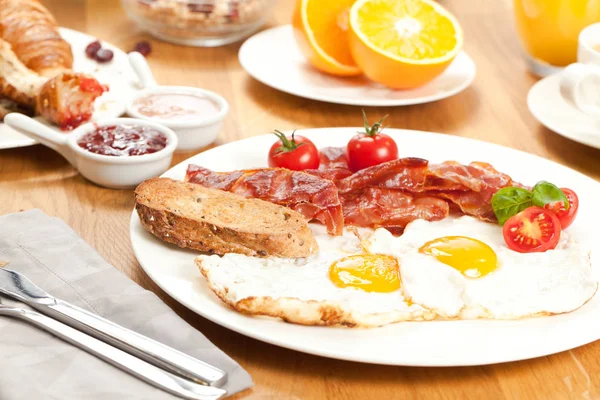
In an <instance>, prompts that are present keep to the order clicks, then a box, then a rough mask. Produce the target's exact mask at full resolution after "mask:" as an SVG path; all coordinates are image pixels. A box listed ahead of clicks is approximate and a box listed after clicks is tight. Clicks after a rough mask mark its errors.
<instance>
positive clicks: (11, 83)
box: [0, 0, 48, 108]
mask: <svg viewBox="0 0 600 400" xmlns="http://www.w3.org/2000/svg"><path fill="white" fill-rule="evenodd" d="M0 1H2V0H0ZM47 80H48V78H44V77H43V76H40V75H38V74H36V73H35V72H33V71H31V70H30V69H28V68H27V67H26V66H25V65H23V63H22V62H21V60H19V58H18V57H17V55H16V54H15V53H14V52H13V51H12V49H11V46H10V45H9V44H8V43H7V42H5V41H3V40H2V39H0V95H2V96H3V97H6V98H8V99H10V100H12V101H14V102H15V103H17V104H20V105H22V106H23V107H27V108H33V107H34V106H35V97H36V96H37V95H38V94H39V92H40V89H41V88H42V85H44V83H46V81H47Z"/></svg>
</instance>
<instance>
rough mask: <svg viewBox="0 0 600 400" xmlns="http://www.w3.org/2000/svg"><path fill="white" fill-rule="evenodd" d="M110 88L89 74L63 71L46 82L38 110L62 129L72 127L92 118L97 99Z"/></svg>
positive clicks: (36, 103) (37, 99) (40, 94)
mask: <svg viewBox="0 0 600 400" xmlns="http://www.w3.org/2000/svg"><path fill="white" fill-rule="evenodd" d="M107 90H108V88H107V87H106V86H104V85H102V84H100V83H99V82H98V81H97V80H96V79H95V78H93V77H91V76H89V75H85V74H80V73H75V72H63V73H61V74H59V75H57V76H55V77H54V78H52V79H50V80H49V81H48V82H46V83H44V85H43V86H42V88H41V89H40V93H39V94H38V95H37V97H36V99H35V100H36V102H35V110H36V112H37V113H38V114H39V115H41V116H42V117H44V118H45V119H46V120H48V121H51V122H53V123H55V124H57V125H58V126H59V127H60V129H62V130H71V129H73V128H76V127H78V126H79V125H81V124H82V123H83V122H86V121H88V120H89V119H90V118H91V116H92V112H93V111H94V100H96V98H97V97H99V96H101V95H102V93H104V92H105V91H107Z"/></svg>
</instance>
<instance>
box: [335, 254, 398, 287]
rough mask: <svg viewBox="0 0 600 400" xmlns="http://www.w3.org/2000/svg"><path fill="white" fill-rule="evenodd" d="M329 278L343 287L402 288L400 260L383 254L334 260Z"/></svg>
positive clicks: (359, 255)
mask: <svg viewBox="0 0 600 400" xmlns="http://www.w3.org/2000/svg"><path fill="white" fill-rule="evenodd" d="M329 279H331V281H332V282H333V284H334V285H336V286H337V287H341V288H346V287H355V288H358V289H362V290H364V291H367V292H380V293H388V292H393V291H395V290H398V289H400V275H399V265H398V260H396V258H394V257H390V256H386V255H383V254H357V255H353V256H349V257H344V258H342V259H340V260H337V261H336V262H334V263H333V264H332V265H331V267H330V268H329Z"/></svg>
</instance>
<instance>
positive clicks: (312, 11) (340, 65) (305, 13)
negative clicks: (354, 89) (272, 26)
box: [292, 0, 361, 76]
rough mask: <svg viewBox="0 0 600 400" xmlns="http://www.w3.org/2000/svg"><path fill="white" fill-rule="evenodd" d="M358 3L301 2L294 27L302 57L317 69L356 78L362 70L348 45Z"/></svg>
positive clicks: (338, 0) (339, 0) (351, 0)
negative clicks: (351, 16)
mask: <svg viewBox="0 0 600 400" xmlns="http://www.w3.org/2000/svg"><path fill="white" fill-rule="evenodd" d="M354 1H355V0H298V2H297V3H296V9H295V11H294V17H293V20H292V25H293V26H294V37H295V38H296V42H297V43H298V46H299V47H300V50H301V51H302V54H304V56H305V57H306V58H307V59H308V61H309V62H310V63H311V64H312V65H313V66H314V67H315V68H317V69H319V70H321V71H323V72H327V73H329V74H332V75H339V76H354V75H360V74H361V71H360V69H359V68H358V67H357V66H356V63H355V62H354V60H353V59H352V54H350V47H349V45H348V29H349V27H348V12H349V10H350V7H352V4H354Z"/></svg>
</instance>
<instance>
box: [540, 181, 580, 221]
mask: <svg viewBox="0 0 600 400" xmlns="http://www.w3.org/2000/svg"><path fill="white" fill-rule="evenodd" d="M560 190H562V191H563V193H564V194H565V196H567V199H568V200H569V209H568V210H565V204H564V203H563V202H560V201H559V202H556V203H550V204H546V205H545V206H544V208H545V209H548V210H551V211H552V212H554V214H556V216H557V217H558V220H559V221H560V226H561V227H562V228H563V229H566V228H567V227H568V226H569V225H571V224H572V223H573V221H574V220H575V217H576V216H577V211H578V210H579V197H577V194H576V193H575V192H574V191H572V190H571V189H567V188H561V189H560Z"/></svg>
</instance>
